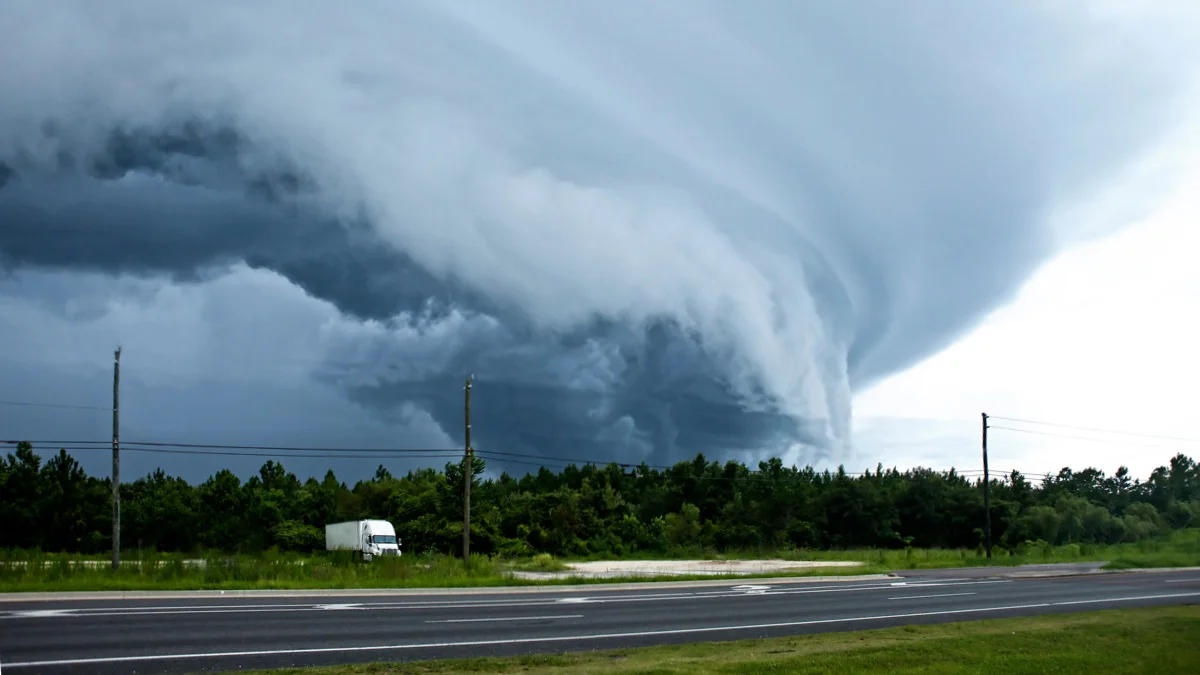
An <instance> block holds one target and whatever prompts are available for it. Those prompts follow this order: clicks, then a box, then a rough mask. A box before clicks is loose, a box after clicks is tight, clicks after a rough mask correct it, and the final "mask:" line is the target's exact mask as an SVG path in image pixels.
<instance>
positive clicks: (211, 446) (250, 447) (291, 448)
mask: <svg viewBox="0 0 1200 675" xmlns="http://www.w3.org/2000/svg"><path fill="white" fill-rule="evenodd" d="M17 442H19V441H0V443H9V444H12V443H17ZM27 442H28V443H32V444H34V445H72V446H87V445H108V444H110V443H111V441H41V440H39V441H27ZM130 445H140V446H148V447H152V448H200V449H216V450H273V451H276V452H328V453H340V452H381V453H408V452H460V451H459V450H452V449H450V448H353V447H350V448H346V447H301V446H282V445H224V444H220V443H168V442H164V441H122V442H121V447H126V446H130ZM331 456H333V455H331Z"/></svg>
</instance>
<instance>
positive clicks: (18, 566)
mask: <svg viewBox="0 0 1200 675" xmlns="http://www.w3.org/2000/svg"><path fill="white" fill-rule="evenodd" d="M756 553H760V552H756ZM726 555H727V556H728V554H726ZM736 558H737V556H734V557H732V558H726V559H736ZM714 559H716V558H714ZM776 559H784V560H806V561H819V560H846V561H859V562H862V563H863V564H862V565H861V566H856V567H813V568H805V569H801V570H796V571H786V570H783V571H779V572H773V573H763V574H744V575H710V574H706V575H700V574H697V575H669V576H668V575H663V576H641V577H621V578H620V579H598V578H580V577H576V576H570V575H569V574H564V576H561V577H560V578H557V579H551V580H536V581H535V580H529V579H523V578H519V577H515V576H514V575H513V572H521V571H533V572H559V573H566V572H568V571H569V570H570V567H569V564H568V563H569V562H571V561H565V560H561V559H558V558H555V557H553V556H551V555H549V554H539V555H537V556H534V557H533V558H528V559H506V558H503V557H500V556H494V555H493V556H487V555H474V556H472V558H471V566H470V568H467V566H465V565H464V564H463V562H462V560H461V559H458V558H453V557H450V556H446V555H442V554H424V555H415V556H401V557H400V558H376V559H375V560H373V561H371V562H363V561H362V560H361V559H360V558H359V557H357V556H355V555H354V554H351V553H348V552H346V553H340V552H335V553H328V552H320V553H313V554H301V553H295V552H279V551H267V552H263V553H258V554H235V555H227V554H222V553H216V552H207V553H203V554H183V553H157V552H152V551H141V552H139V551H133V552H127V554H126V557H125V558H123V559H122V563H121V568H120V570H118V571H116V572H114V571H113V570H112V569H111V567H110V561H109V559H107V558H101V557H98V556H84V555H78V554H66V553H41V552H36V551H12V550H10V551H0V592H18V591H23V592H37V591H41V592H51V591H96V590H191V589H223V590H235V589H313V588H348V589H349V588H421V587H430V588H436V587H440V588H455V587H468V586H526V585H535V584H551V583H553V584H578V583H604V582H606V581H612V582H630V581H661V580H672V581H683V580H691V579H722V578H740V579H754V578H771V577H780V576H787V577H800V576H841V575H845V576H853V575H862V574H877V573H882V572H890V571H895V570H903V569H927V568H940V567H966V566H978V565H1023V564H1042V563H1062V562H1086V561H1108V565H1107V567H1109V568H1112V569H1130V568H1136V567H1185V566H1193V565H1200V529H1191V530H1184V531H1178V532H1173V533H1171V534H1170V535H1168V536H1166V537H1163V538H1159V539H1153V540H1146V541H1141V542H1136V543H1130V544H1112V545H1104V546H1095V545H1078V544H1068V545H1064V546H1042V545H1034V546H1029V547H1026V548H1023V549H1019V550H1017V551H1015V552H1009V551H1006V550H1004V549H999V550H997V551H996V552H995V553H994V556H993V557H992V558H991V559H990V560H989V559H988V558H986V557H984V556H983V555H982V554H981V553H980V552H978V551H975V550H957V551H956V550H939V549H906V550H899V551H896V550H862V549H851V550H846V551H789V552H786V553H784V554H782V555H779V556H776Z"/></svg>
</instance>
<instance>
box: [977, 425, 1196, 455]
mask: <svg viewBox="0 0 1200 675" xmlns="http://www.w3.org/2000/svg"><path fill="white" fill-rule="evenodd" d="M988 428H989V429H997V430H1000V431H1012V432H1015V433H1018V434H1032V435H1034V436H1050V437H1053V438H1071V439H1075V440H1079V441H1091V442H1092V443H1104V444H1106V445H1119V446H1123V447H1129V446H1130V445H1136V447H1139V448H1153V449H1155V450H1175V451H1178V450H1180V448H1177V447H1171V446H1166V445H1146V444H1144V443H1136V444H1131V443H1127V442H1123V441H1117V440H1112V439H1108V438H1091V437H1089V436H1075V435H1072V434H1058V433H1054V432H1052V431H1035V430H1033V429H1016V428H1013V427H995V426H993V427H988ZM1196 442H1197V443H1200V441H1196Z"/></svg>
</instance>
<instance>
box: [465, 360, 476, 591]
mask: <svg viewBox="0 0 1200 675" xmlns="http://www.w3.org/2000/svg"><path fill="white" fill-rule="evenodd" d="M474 378H475V376H474V375H472V376H470V377H468V378H467V385H466V386H465V387H464V388H463V391H464V392H466V396H465V399H466V401H465V405H464V411H463V412H464V413H465V422H466V442H465V443H464V444H463V563H464V564H465V565H467V567H468V568H469V567H470V565H471V468H472V467H471V460H472V455H474V454H475V453H474V452H473V451H472V450H471V380H473V379H474Z"/></svg>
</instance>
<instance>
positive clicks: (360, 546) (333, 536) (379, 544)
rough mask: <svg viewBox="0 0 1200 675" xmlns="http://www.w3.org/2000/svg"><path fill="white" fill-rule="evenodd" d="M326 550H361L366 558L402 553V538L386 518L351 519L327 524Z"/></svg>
mask: <svg viewBox="0 0 1200 675" xmlns="http://www.w3.org/2000/svg"><path fill="white" fill-rule="evenodd" d="M325 550H326V551H361V552H362V554H363V559H364V560H370V559H371V558H372V557H373V556H377V555H382V556H398V555H400V539H399V537H397V536H396V530H395V529H394V528H392V524H391V523H389V522H388V521H386V520H350V521H347V522H344V523H327V524H326V525H325Z"/></svg>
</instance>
